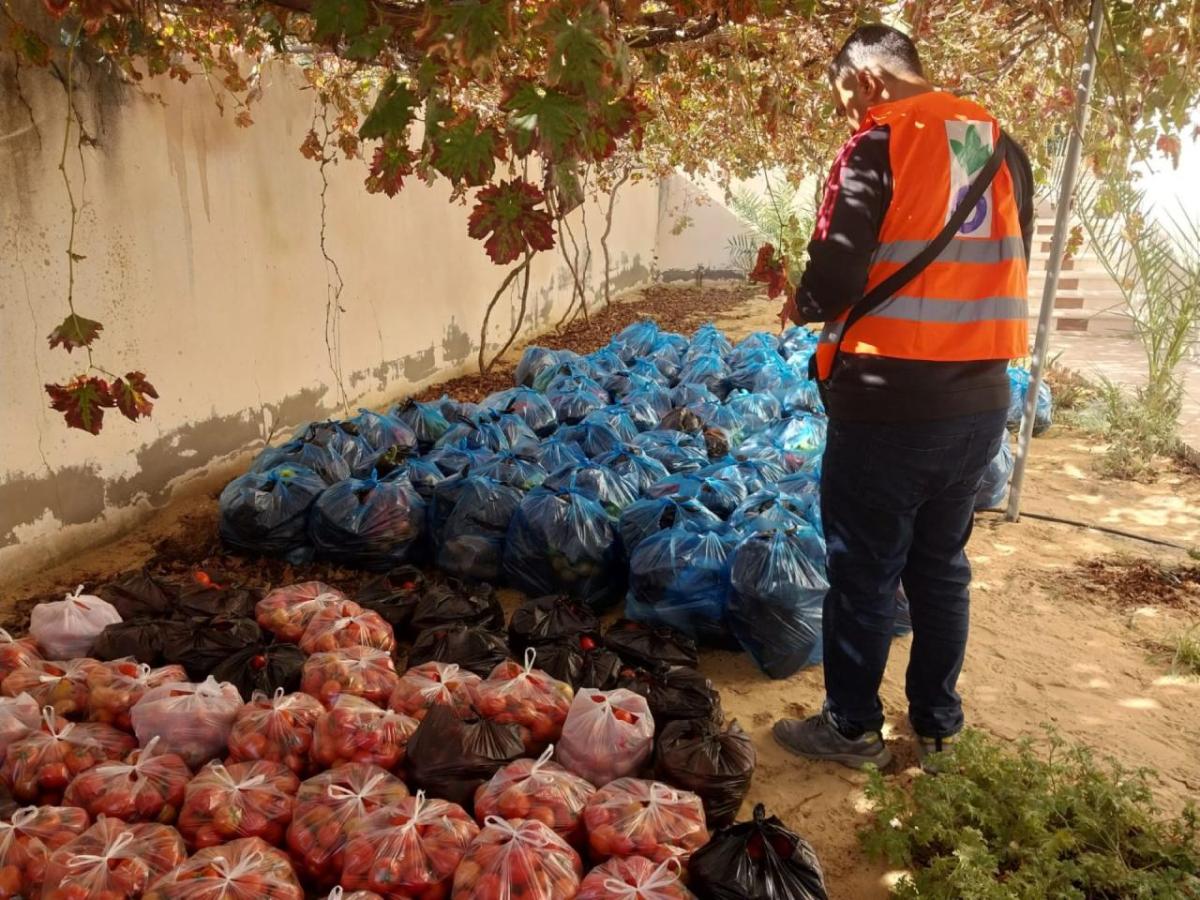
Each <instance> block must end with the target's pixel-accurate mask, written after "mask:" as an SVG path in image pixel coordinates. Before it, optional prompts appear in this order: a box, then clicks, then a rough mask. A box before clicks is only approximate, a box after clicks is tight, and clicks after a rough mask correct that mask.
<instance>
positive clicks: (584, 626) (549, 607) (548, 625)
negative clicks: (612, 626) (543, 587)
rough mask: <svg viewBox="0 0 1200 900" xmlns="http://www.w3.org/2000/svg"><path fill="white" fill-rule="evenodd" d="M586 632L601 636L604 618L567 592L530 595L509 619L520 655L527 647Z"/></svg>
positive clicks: (514, 646)
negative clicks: (600, 617)
mask: <svg viewBox="0 0 1200 900" xmlns="http://www.w3.org/2000/svg"><path fill="white" fill-rule="evenodd" d="M585 634H586V635H591V636H592V637H593V639H594V638H597V637H599V635H600V620H599V619H598V618H597V617H596V614H595V613H593V612H592V611H591V609H590V608H589V607H588V606H587V605H585V604H583V603H580V602H579V601H577V600H572V599H571V598H570V597H568V596H566V595H565V594H548V595H546V596H544V597H530V598H529V599H527V600H525V601H524V602H523V603H521V605H520V606H518V607H517V608H516V609H515V610H514V611H513V614H512V618H511V619H510V620H509V623H508V645H509V647H511V648H512V651H513V654H514V655H516V656H520V655H521V654H522V653H524V652H525V648H526V647H537V646H541V645H542V644H551V643H554V642H556V641H559V640H563V639H572V640H574V639H577V638H580V637H582V636H583V635H585ZM538 668H539V669H540V668H541V665H540V664H539V665H538Z"/></svg>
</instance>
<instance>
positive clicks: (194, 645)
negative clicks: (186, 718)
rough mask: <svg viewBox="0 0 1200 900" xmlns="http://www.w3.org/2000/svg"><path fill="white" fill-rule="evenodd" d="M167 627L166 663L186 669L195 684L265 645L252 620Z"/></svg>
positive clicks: (200, 621) (202, 621) (197, 621)
mask: <svg viewBox="0 0 1200 900" xmlns="http://www.w3.org/2000/svg"><path fill="white" fill-rule="evenodd" d="M161 624H162V625H163V626H164V629H163V631H164V633H163V646H162V657H163V661H164V662H168V663H176V664H178V665H181V666H183V667H184V668H185V669H186V670H187V673H188V677H189V678H191V679H192V681H203V680H204V679H205V678H207V677H208V676H209V675H211V674H212V671H213V669H215V668H216V667H217V666H219V665H220V664H221V663H222V662H224V661H225V659H226V658H228V657H229V656H232V655H233V654H234V653H237V652H238V651H239V650H243V649H245V648H246V647H248V646H250V645H252V644H255V645H257V644H261V643H262V642H263V632H262V629H261V628H259V627H258V623H257V622H255V621H254V620H253V619H220V618H218V619H191V620H187V621H180V622H173V623H161Z"/></svg>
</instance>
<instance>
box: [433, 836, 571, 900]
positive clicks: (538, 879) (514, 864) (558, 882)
mask: <svg viewBox="0 0 1200 900" xmlns="http://www.w3.org/2000/svg"><path fill="white" fill-rule="evenodd" d="M582 869H583V864H582V863H581V862H580V859H579V854H578V853H576V852H575V851H574V850H572V849H571V846H570V845H569V844H568V843H567V842H566V841H564V840H563V839H562V838H560V837H559V836H558V835H557V834H555V833H554V831H553V830H552V829H550V828H549V827H547V826H545V825H543V824H542V823H541V822H535V821H533V820H517V821H513V822H507V821H505V820H504V819H498V818H496V817H494V816H493V817H491V818H489V819H488V820H487V822H486V823H485V824H484V827H483V830H482V831H481V832H479V837H477V838H476V839H475V841H474V842H473V843H472V844H471V846H470V847H469V848H468V849H467V853H466V855H465V856H464V857H463V859H462V862H461V863H459V866H458V870H457V871H456V872H455V873H454V893H453V894H452V895H451V896H452V897H453V898H454V900H510V898H513V897H521V898H524V900H562V898H564V897H574V896H575V893H576V891H577V890H578V889H579V876H580V874H581V872H582Z"/></svg>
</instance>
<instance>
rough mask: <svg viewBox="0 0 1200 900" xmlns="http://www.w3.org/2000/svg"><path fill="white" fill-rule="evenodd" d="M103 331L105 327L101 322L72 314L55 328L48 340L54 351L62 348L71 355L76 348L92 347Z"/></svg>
mask: <svg viewBox="0 0 1200 900" xmlns="http://www.w3.org/2000/svg"><path fill="white" fill-rule="evenodd" d="M103 330H104V326H103V325H101V324H100V323H99V322H97V321H95V320H93V319H85V318H84V317H83V316H80V315H77V314H75V313H71V314H70V315H69V316H67V317H66V318H65V319H63V320H62V322H61V323H59V324H58V325H56V326H55V328H54V330H53V331H51V332H50V334H49V335H48V336H47V340H49V341H50V347H51V348H52V349H53V348H54V347H62V348H63V349H64V350H66V351H67V352H68V353H70V352H71V351H72V350H74V349H75V348H76V347H90V346H91V345H92V344H93V343H95V341H96V338H98V337H99V336H100V332H101V331H103Z"/></svg>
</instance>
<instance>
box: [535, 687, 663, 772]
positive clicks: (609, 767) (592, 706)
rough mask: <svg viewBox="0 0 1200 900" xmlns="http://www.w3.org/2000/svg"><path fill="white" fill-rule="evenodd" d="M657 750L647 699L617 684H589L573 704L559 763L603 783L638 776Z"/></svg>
mask: <svg viewBox="0 0 1200 900" xmlns="http://www.w3.org/2000/svg"><path fill="white" fill-rule="evenodd" d="M653 749H654V717H653V716H651V715H650V707H649V706H648V705H647V704H646V698H645V697H643V696H641V695H640V694H635V693H634V692H633V691H627V690H625V689H624V688H617V689H616V690H615V691H598V690H595V689H594V688H584V689H583V690H581V691H580V692H579V693H578V694H577V695H576V696H575V700H574V702H572V703H571V709H570V710H569V711H568V712H567V720H566V722H564V723H563V731H562V740H560V741H559V742H558V751H557V754H556V755H557V757H558V761H559V762H560V763H562V764H563V765H564V766H566V767H567V768H568V769H570V770H571V771H572V772H574V773H575V774H576V775H578V776H580V777H581V778H584V779H586V780H587V781H590V782H591V783H592V784H594V785H596V786H597V787H603V786H604V785H606V784H608V783H609V782H610V781H613V780H614V779H617V778H624V777H625V776H627V775H632V774H634V773H635V772H637V770H638V769H639V768H641V766H642V764H643V763H644V762H645V761H646V760H647V759H648V758H649V756H650V753H651V751H652V750H653Z"/></svg>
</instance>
